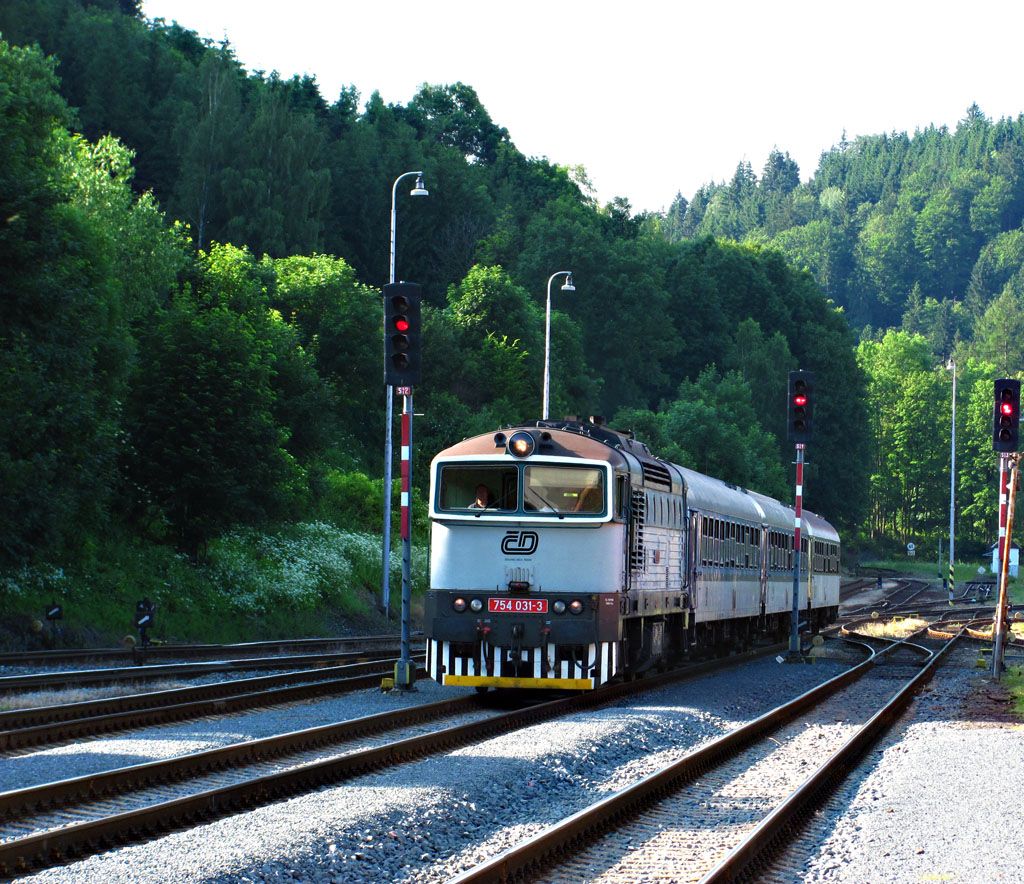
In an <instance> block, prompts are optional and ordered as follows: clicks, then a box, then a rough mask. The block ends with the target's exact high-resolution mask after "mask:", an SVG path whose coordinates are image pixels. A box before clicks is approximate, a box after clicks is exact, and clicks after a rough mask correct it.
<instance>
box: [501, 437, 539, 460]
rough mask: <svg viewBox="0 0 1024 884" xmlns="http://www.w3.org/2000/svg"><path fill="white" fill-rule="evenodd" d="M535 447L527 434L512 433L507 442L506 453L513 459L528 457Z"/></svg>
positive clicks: (531, 438)
mask: <svg viewBox="0 0 1024 884" xmlns="http://www.w3.org/2000/svg"><path fill="white" fill-rule="evenodd" d="M535 446H536V443H535V442H534V441H533V436H531V435H530V434H529V433H513V434H512V438H511V439H509V440H508V453H509V454H511V455H512V456H513V457H529V456H530V455H531V454H533V449H534V447H535Z"/></svg>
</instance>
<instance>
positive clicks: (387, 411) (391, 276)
mask: <svg viewBox="0 0 1024 884" xmlns="http://www.w3.org/2000/svg"><path fill="white" fill-rule="evenodd" d="M413 175H415V176H416V184H415V186H414V187H413V189H412V190H410V191H409V196H428V195H429V194H428V192H427V189H426V188H425V187H424V186H423V172H422V170H421V171H418V172H406V173H404V174H402V175H399V176H398V177H397V178H396V179H395V183H394V184H392V185H391V267H390V271H389V273H388V282H390V283H394V281H395V218H396V213H395V203H396V199H397V196H398V182H399V181H401V180H402V179H403V178H411V177H412V176H413ZM381 303H382V305H383V300H382V302H381ZM384 333H385V334H387V330H386V329H385V332H384ZM385 388H386V393H385V400H386V401H385V405H384V535H383V548H382V550H381V578H380V584H381V590H380V593H381V604H382V606H383V607H384V614H385V616H390V613H391V580H390V577H391V575H390V570H391V569H390V564H391V461H392V459H393V454H392V440H391V424H392V422H393V416H394V390H393V389H392V388H391V386H390V385H388V384H386V383H385Z"/></svg>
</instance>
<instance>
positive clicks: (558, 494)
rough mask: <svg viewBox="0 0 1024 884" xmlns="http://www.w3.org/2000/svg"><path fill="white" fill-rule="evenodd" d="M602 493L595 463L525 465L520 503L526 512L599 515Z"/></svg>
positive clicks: (602, 502) (602, 503) (601, 484)
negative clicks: (587, 465) (581, 464)
mask: <svg viewBox="0 0 1024 884" xmlns="http://www.w3.org/2000/svg"><path fill="white" fill-rule="evenodd" d="M604 497H605V495H604V470H601V469H599V468H597V467H570V466H548V465H545V466H540V465H537V466H527V467H526V479H525V484H524V487H523V507H524V509H525V510H526V511H527V512H541V513H575V514H577V515H588V516H589V515H600V514H601V513H603V512H604Z"/></svg>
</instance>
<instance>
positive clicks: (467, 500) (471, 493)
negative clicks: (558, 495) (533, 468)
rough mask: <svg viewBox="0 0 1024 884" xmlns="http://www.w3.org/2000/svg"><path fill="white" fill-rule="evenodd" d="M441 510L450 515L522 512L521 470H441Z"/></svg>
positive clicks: (461, 467) (451, 468) (467, 466)
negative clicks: (473, 512)
mask: <svg viewBox="0 0 1024 884" xmlns="http://www.w3.org/2000/svg"><path fill="white" fill-rule="evenodd" d="M439 503H440V508H441V509H442V510H448V511H449V512H451V511H456V512H459V511H462V510H470V511H480V512H483V511H484V510H491V511H495V512H499V513H507V512H513V511H515V510H517V509H519V470H518V469H517V468H516V467H514V466H503V467H493V466H476V465H470V464H466V465H465V466H462V465H459V466H446V467H444V468H442V470H441V496H440V501H439Z"/></svg>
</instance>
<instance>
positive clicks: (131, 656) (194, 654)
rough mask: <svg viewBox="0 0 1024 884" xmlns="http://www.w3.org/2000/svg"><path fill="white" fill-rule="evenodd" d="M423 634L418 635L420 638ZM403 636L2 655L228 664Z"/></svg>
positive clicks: (53, 661) (44, 661) (7, 660)
mask: <svg viewBox="0 0 1024 884" xmlns="http://www.w3.org/2000/svg"><path fill="white" fill-rule="evenodd" d="M418 635H419V634H414V635H413V637H414V638H416V637H417V636H418ZM398 640H399V636H398V635H397V634H391V635H355V636H342V637H337V638H299V639H281V640H274V641H258V642H239V643H236V644H151V645H148V646H146V647H145V648H143V647H133V648H129V647H121V648H56V649H52V650H43V651H7V652H4V653H0V666H40V667H49V666H58V665H64V664H68V663H81V662H83V661H89V660H109V661H124V662H132V663H140V662H144V661H148V660H225V659H230V658H232V657H252V656H254V655H259V654H266V655H268V656H272V655H275V654H284V653H286V652H287V653H290V654H295V653H314V652H320V653H324V654H327V653H331V652H336V653H341V652H344V651H346V650H352V649H353V646H355V649H357V650H367V649H371V648H373V647H375V646H377V645H381V646H386V647H391V646H394V645H396V644H397V643H398Z"/></svg>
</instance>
